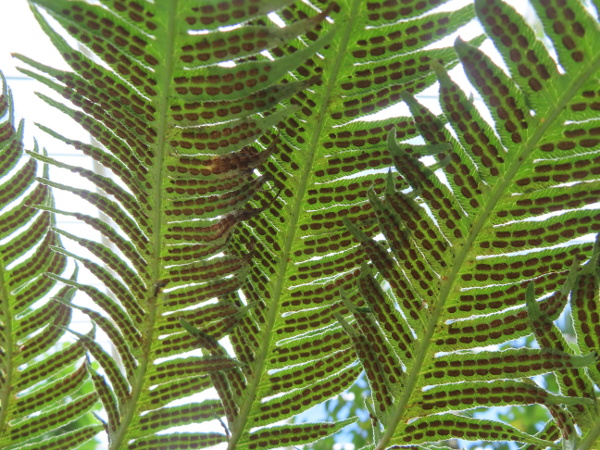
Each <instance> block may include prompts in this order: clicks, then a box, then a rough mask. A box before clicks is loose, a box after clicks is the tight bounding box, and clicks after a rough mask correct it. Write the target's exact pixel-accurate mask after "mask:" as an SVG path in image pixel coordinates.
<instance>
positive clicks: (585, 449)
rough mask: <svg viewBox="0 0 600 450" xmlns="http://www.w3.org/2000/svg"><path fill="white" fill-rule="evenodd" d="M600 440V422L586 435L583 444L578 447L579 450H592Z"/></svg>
mask: <svg viewBox="0 0 600 450" xmlns="http://www.w3.org/2000/svg"><path fill="white" fill-rule="evenodd" d="M598 438H600V421H598V422H596V423H595V424H594V425H593V426H592V428H591V429H590V430H589V431H588V432H587V433H586V434H585V436H584V437H583V440H582V441H581V443H580V444H579V445H578V446H577V450H592V449H594V448H597V447H596V445H595V444H596V443H597V441H598Z"/></svg>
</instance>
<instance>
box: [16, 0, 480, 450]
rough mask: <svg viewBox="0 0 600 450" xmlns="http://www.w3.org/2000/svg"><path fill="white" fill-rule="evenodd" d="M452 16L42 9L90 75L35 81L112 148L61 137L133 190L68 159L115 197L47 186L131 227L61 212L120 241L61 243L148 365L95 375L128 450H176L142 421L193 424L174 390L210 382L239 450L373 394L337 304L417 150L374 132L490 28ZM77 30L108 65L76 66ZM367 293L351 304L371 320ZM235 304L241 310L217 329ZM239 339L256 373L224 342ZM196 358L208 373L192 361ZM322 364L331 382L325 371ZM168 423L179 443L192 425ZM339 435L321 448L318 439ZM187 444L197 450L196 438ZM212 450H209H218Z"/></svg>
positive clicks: (59, 1)
mask: <svg viewBox="0 0 600 450" xmlns="http://www.w3.org/2000/svg"><path fill="white" fill-rule="evenodd" d="M441 3H446V2H439V1H431V2H425V3H423V2H414V4H409V5H406V6H402V7H400V6H395V7H394V6H392V7H390V6H389V5H388V4H387V3H381V4H380V3H377V2H362V1H359V0H351V1H350V0H349V1H344V2H340V3H334V2H332V3H331V4H328V3H326V2H323V1H317V2H315V4H314V5H311V4H308V3H306V2H303V1H295V2H294V1H289V0H280V1H278V0H275V1H258V2H238V1H232V2H213V1H209V2H203V3H202V4H198V3H197V2H190V1H184V0H182V1H179V2H171V1H157V2H127V3H125V2H121V1H108V0H106V1H105V0H102V1H100V2H99V3H92V2H84V1H71V0H56V1H54V0H52V1H50V0H32V1H31V4H32V5H34V6H33V11H34V13H35V14H36V16H37V18H38V19H39V22H40V24H41V26H42V28H43V29H44V30H45V31H46V33H47V34H48V36H49V37H50V38H51V40H52V41H53V43H54V45H55V46H56V47H57V48H58V50H59V51H60V52H61V54H62V55H63V58H64V59H65V61H66V62H67V63H68V64H69V65H70V66H71V69H72V72H63V71H59V70H56V69H53V68H51V67H47V66H45V65H44V64H42V63H38V62H35V61H32V60H31V59H29V58H26V57H23V56H19V58H20V59H21V60H22V61H23V62H25V63H26V64H28V65H29V67H30V68H29V69H23V72H24V73H26V74H27V75H29V76H31V77H34V78H36V79H38V80H39V81H41V82H42V83H44V84H45V85H46V86H47V87H49V88H50V89H53V90H55V91H57V92H58V93H59V94H61V95H62V96H63V97H65V98H66V99H67V100H68V101H69V102H70V103H71V105H69V106H67V105H66V104H62V103H60V102H57V101H56V100H54V99H52V98H50V97H48V96H45V95H41V98H42V99H43V100H45V101H46V102H48V103H49V104H51V105H52V106H55V107H56V108H57V109H58V110H59V111H61V112H63V113H64V114H66V115H67V116H69V117H71V118H73V119H74V120H76V121H77V122H79V123H80V124H81V125H82V126H83V127H84V128H85V129H86V130H88V131H89V132H90V133H91V134H92V136H93V137H94V138H95V140H96V141H97V143H98V144H96V145H89V144H84V143H82V142H78V141H75V140H72V139H70V138H69V137H66V136H61V135H59V134H57V133H56V132H53V131H52V130H49V129H47V128H43V127H42V129H43V130H45V131H48V132H49V133H50V134H51V135H53V136H54V137H56V138H58V139H60V140H62V141H64V142H67V143H69V144H71V145H73V146H74V147H75V148H76V149H78V150H80V151H81V152H82V153H84V154H85V155H88V156H89V157H91V158H93V159H94V160H96V161H97V162H99V163H100V164H103V165H104V166H105V167H106V168H107V169H108V170H110V171H111V172H112V173H113V174H114V175H115V176H116V177H118V181H115V182H110V181H109V180H108V179H106V178H103V177H101V176H98V175H95V174H93V173H91V172H89V171H86V170H84V169H81V168H77V167H72V166H68V165H65V164H64V163H61V162H57V161H50V160H47V161H46V162H47V163H49V164H54V165H56V166H58V167H61V168H63V169H66V170H70V171H71V172H73V173H76V174H79V175H81V176H83V177H84V178H86V179H87V180H89V181H91V182H92V183H94V184H95V185H96V186H97V187H98V188H99V190H100V193H91V192H88V191H85V190H82V189H80V188H74V187H70V186H69V185H68V184H66V183H64V182H62V180H61V182H57V181H49V180H47V181H44V183H45V184H46V185H48V186H52V187H53V188H54V189H61V190H66V191H69V192H71V193H74V194H76V195H78V196H80V197H82V198H85V199H86V200H88V201H89V202H90V203H91V204H92V205H94V206H95V207H96V208H97V209H99V210H100V211H102V212H103V213H104V215H105V216H106V217H108V219H109V220H104V219H98V218H96V217H93V216H90V215H87V214H85V213H83V212H80V211H59V210H57V209H52V208H49V210H50V211H52V212H55V213H59V214H67V215H69V216H71V217H74V218H76V219H77V220H79V221H82V222H84V223H86V224H87V225H89V226H90V227H91V228H93V229H95V230H97V231H98V232H100V234H101V235H103V236H104V237H105V238H106V239H107V240H108V241H110V242H112V243H113V246H114V248H109V247H107V246H105V245H104V244H101V243H97V242H94V241H91V240H89V239H87V238H84V237H81V236H74V235H72V234H69V233H67V232H64V231H60V230H59V231H57V232H58V233H60V234H61V235H62V236H64V237H66V238H68V239H71V240H73V241H75V242H77V243H79V244H80V245H81V246H82V247H84V248H85V249H87V250H89V251H90V252H91V253H92V255H93V260H88V259H85V258H82V257H81V256H76V255H72V256H73V257H75V258H76V259H77V260H79V261H80V262H81V263H82V264H83V265H84V266H85V267H86V268H87V269H89V270H90V271H92V272H93V273H94V275H96V277H97V278H98V279H99V280H100V281H102V283H103V284H104V285H105V287H106V288H107V289H108V290H109V291H110V293H111V294H112V295H107V294H105V293H104V292H102V291H101V290H98V289H96V288H94V287H91V286H84V285H82V284H81V283H79V282H76V281H71V280H69V281H65V282H66V283H67V284H69V285H70V286H73V287H77V288H78V289H80V290H81V291H83V292H85V293H86V294H88V296H90V298H91V299H92V300H93V301H94V302H95V303H96V306H98V307H99V308H100V309H101V310H102V312H101V313H100V314H101V317H103V318H100V316H96V315H94V314H91V313H88V311H85V312H86V313H88V315H89V316H90V317H92V319H93V320H97V321H98V325H99V326H100V327H102V329H106V330H110V333H109V336H111V337H112V339H114V340H115V345H116V347H117V348H118V349H119V353H120V354H122V355H131V356H132V357H133V360H132V359H131V358H130V357H129V356H126V358H127V361H128V363H127V364H128V366H127V367H126V371H127V372H128V375H125V374H122V375H121V376H118V375H117V372H116V371H115V370H117V369H118V365H117V364H114V363H112V362H110V360H111V357H110V356H108V355H106V354H103V353H101V352H100V350H99V348H98V347H97V346H96V345H94V344H93V343H91V341H90V340H89V339H87V338H82V342H83V344H84V345H85V347H86V348H87V349H88V351H89V352H90V354H92V355H93V357H94V359H97V361H98V362H99V363H100V365H101V366H102V368H103V372H104V375H106V378H105V379H104V375H102V374H97V375H98V376H96V375H94V376H93V377H94V380H95V382H96V385H97V386H98V389H99V394H100V397H101V398H102V400H103V402H104V403H105V404H106V405H107V406H106V407H107V408H110V409H111V414H109V423H108V424H107V430H108V434H109V442H110V448H111V449H116V448H125V446H127V447H130V448H138V447H142V448H143V447H149V446H152V445H154V443H156V444H157V445H158V442H165V443H166V442H167V440H165V441H160V439H162V438H160V439H159V437H158V436H153V433H155V432H157V431H158V430H156V429H150V428H148V427H146V426H145V425H143V424H142V422H143V421H146V420H149V419H148V418H154V417H155V418H156V421H157V423H158V422H159V418H161V417H165V418H166V417H169V415H171V414H172V415H174V417H175V416H177V415H178V414H179V413H177V412H176V411H175V410H174V409H173V408H169V407H168V406H166V403H167V398H168V395H173V399H177V398H181V396H182V395H183V394H184V392H185V389H179V390H178V389H177V388H176V384H175V383H174V381H175V380H173V379H171V378H169V377H177V378H178V379H179V380H180V381H181V383H188V382H189V380H188V378H192V377H197V378H198V379H199V380H202V381H201V382H196V383H195V384H194V383H190V384H189V386H190V388H191V387H192V386H195V387H207V386H208V384H207V383H205V382H206V381H207V380H208V379H210V384H212V385H214V386H215V387H216V389H217V391H218V394H219V397H220V398H221V400H222V408H220V409H219V410H218V411H219V414H225V415H226V416H227V419H228V422H229V423H228V429H229V430H230V435H229V436H225V438H221V439H225V440H227V441H228V444H227V445H228V447H229V448H230V449H233V448H237V446H238V445H240V446H243V445H245V444H242V443H244V442H250V440H249V439H250V437H251V436H252V435H253V434H252V433H255V432H256V433H259V431H258V430H254V428H256V427H262V426H266V425H271V424H273V423H275V422H276V421H278V420H283V419H285V418H289V417H292V416H293V415H296V414H298V413H300V412H302V411H304V410H306V409H307V408H309V407H310V406H312V405H314V404H317V403H319V402H321V401H324V400H326V399H329V398H331V397H332V396H334V395H336V394H338V393H340V392H341V391H342V390H343V389H344V388H345V387H347V386H350V385H351V384H352V382H353V381H354V379H355V378H356V376H357V375H358V373H359V372H360V370H361V369H360V366H359V365H357V364H356V355H354V354H353V352H352V351H351V350H350V340H349V339H346V337H345V336H344V334H343V332H342V330H341V326H340V322H339V321H338V320H337V318H336V314H341V315H342V316H344V317H346V316H349V315H350V311H349V309H348V307H347V306H346V305H344V304H343V303H341V302H337V300H336V298H335V297H336V296H337V292H338V290H339V288H340V287H348V288H351V287H352V285H353V284H354V282H355V279H356V278H357V276H358V268H359V267H360V264H361V263H362V262H364V260H365V257H364V255H363V253H362V250H361V249H360V248H359V246H358V243H357V242H356V241H355V240H354V239H353V238H352V236H351V235H350V233H348V231H347V230H346V228H345V226H344V224H343V221H342V220H343V219H347V220H350V221H352V222H355V221H357V220H363V219H367V220H370V221H371V223H372V227H371V228H369V229H367V230H366V233H367V234H368V235H372V234H373V233H374V232H375V214H374V212H373V209H372V207H371V205H370V204H369V202H368V201H367V192H368V189H369V188H370V187H376V188H377V191H378V192H381V188H382V187H383V185H384V180H385V177H384V176H383V175H381V174H380V173H373V172H372V171H371V172H365V171H366V169H383V168H385V167H387V166H388V165H389V164H390V163H391V162H392V155H391V154H390V152H389V150H388V149H387V147H386V145H385V139H386V136H387V134H388V132H389V131H390V130H391V129H393V128H394V127H397V131H396V133H395V134H396V137H398V138H400V137H414V136H416V135H417V129H416V127H415V125H414V123H413V122H412V121H411V120H410V119H408V118H402V117H395V118H392V119H385V120H382V121H378V122H373V123H371V122H366V121H352V120H353V119H355V118H361V119H362V118H363V117H364V116H366V115H368V114H372V113H376V112H379V111H382V110H383V109H385V108H386V107H388V106H390V105H393V104H394V103H397V102H398V101H399V100H400V98H401V97H400V92H401V91H403V90H409V91H410V92H415V93H416V92H420V91H421V90H423V89H425V88H426V87H428V86H430V85H431V84H432V83H434V82H435V75H434V73H433V72H432V71H431V69H430V67H429V63H430V62H431V61H434V60H435V61H438V62H439V63H440V64H443V65H445V66H447V67H452V66H454V65H456V64H457V61H458V59H457V57H456V55H455V53H454V52H453V51H452V49H449V48H437V49H434V48H431V49H430V48H427V49H426V47H427V46H428V45H429V44H436V43H438V41H439V40H440V39H441V38H442V37H444V36H446V35H448V34H450V33H452V32H454V31H456V30H458V29H459V28H460V27H461V26H463V25H464V24H466V23H467V22H468V21H470V20H471V19H472V17H473V8H472V7H470V6H468V7H464V8H462V9H459V10H457V11H454V12H453V13H452V14H448V13H445V12H441V11H436V7H437V6H438V5H439V4H441ZM46 14H47V15H49V16H51V17H52V19H53V20H54V21H55V22H52V23H53V24H54V23H56V24H57V25H56V26H55V25H51V24H50V22H48V21H47V20H46ZM271 14H274V15H271ZM270 17H272V18H273V20H276V21H277V22H278V23H280V22H283V24H284V26H282V27H279V26H276V25H275V24H274V23H273V22H272V21H271V19H270ZM401 17H402V18H406V20H400V18H401ZM59 27H62V30H61V31H58V30H59V29H60V28H59ZM63 32H64V33H68V34H69V35H70V38H73V39H75V40H76V41H77V42H79V43H80V44H82V45H84V46H85V47H86V50H87V52H88V53H86V54H84V53H83V52H79V51H76V50H74V49H73V48H72V47H71V45H70V42H72V41H69V40H67V39H66V37H65V36H64V35H63V34H62V33H63ZM432 47H433V46H432ZM88 55H89V56H88ZM317 103H318V104H319V106H317ZM275 126H277V128H278V130H279V131H278V132H277V133H275V132H274V130H273V129H274V127H275ZM347 175H352V176H354V177H356V178H355V181H353V182H351V183H348V182H347V181H346V180H345V179H344V177H346V176H347ZM394 183H395V184H396V185H397V186H396V187H400V181H399V180H395V181H394ZM249 200H250V206H248V207H245V206H244V205H245V204H246V203H247V202H248V201H249ZM340 201H342V202H343V203H344V206H343V207H341V206H339V203H340ZM332 251H333V252H335V253H333V254H332ZM60 253H61V254H65V252H60ZM221 254H222V255H221ZM317 259H318V260H319V261H316V260H317ZM98 261H99V262H100V263H98ZM250 261H252V262H251V263H250ZM63 280H64V277H63ZM240 288H241V290H242V291H243V293H244V297H241V296H238V295H237V293H236V291H238V290H239V289H240ZM349 292H350V294H349V298H348V302H347V304H348V305H352V304H354V303H357V300H358V297H357V295H356V293H354V292H351V291H349ZM215 297H218V298H219V304H222V305H224V306H226V307H227V308H229V310H230V311H231V313H230V314H228V315H227V317H222V318H221V319H220V320H209V319H208V318H207V319H206V320H204V319H202V317H204V312H205V311H209V308H211V306H208V305H209V304H210V301H211V300H212V299H214V298H215ZM359 303H361V304H357V305H356V306H357V307H358V308H361V307H363V305H362V302H359ZM94 309H96V308H94ZM185 309H190V310H191V311H194V313H197V314H198V319H193V320H190V319H191V317H190V316H191V315H192V313H190V311H184V310H185ZM107 320H110V321H112V322H114V327H111V326H110V325H108V323H107V322H106V321H107ZM186 323H187V324H188V325H189V326H187V327H186V325H184V324H186ZM375 326H376V325H375V324H374V323H373V322H372V321H365V322H364V323H363V327H375ZM165 331H166V333H165V334H162V333H164V332H165ZM226 333H230V341H231V343H232V345H233V348H234V352H235V356H236V358H237V360H238V361H234V360H233V359H232V358H231V357H230V356H226V354H225V352H224V350H223V349H222V348H220V347H219V345H218V344H216V343H215V340H216V339H220V338H221V337H223V335H224V334H226ZM121 336H122V337H123V338H124V339H121ZM403 339H405V340H406V336H403ZM407 342H408V341H407ZM405 345H408V344H407V343H406V342H405ZM194 348H199V349H200V351H201V352H202V355H203V356H201V357H191V358H186V359H184V358H182V357H181V355H182V354H183V353H185V352H187V351H189V350H193V349H194ZM379 351H384V347H380V348H379ZM338 352H341V354H340V355H338V354H337V353H338ZM159 358H168V360H167V361H159ZM340 361H343V362H344V365H343V366H340V367H336V366H335V362H340ZM295 364H302V367H292V366H294V365H295ZM321 364H324V367H323V370H324V371H325V373H327V378H326V379H325V380H321V379H319V378H318V377H319V376H320V375H318V374H319V373H320V372H314V371H313V368H314V367H315V366H320V365H321ZM389 364H392V361H390V362H388V365H389ZM281 371H283V372H282V373H280V374H278V372H281ZM288 371H289V376H290V377H291V379H293V380H294V381H295V382H297V383H299V384H297V386H296V388H295V390H293V391H290V392H286V391H285V390H282V383H281V382H278V381H275V380H276V379H277V377H278V376H279V377H283V375H284V373H286V374H287V372H288ZM100 376H101V377H102V378H103V379H104V380H105V381H103V379H101V378H100ZM309 376H310V377H312V378H311V381H308V378H306V379H304V378H303V377H309ZM388 381H389V382H390V383H391V384H392V385H394V381H393V380H388ZM397 384H398V380H396V385H395V387H394V388H395V389H396V388H397ZM109 390H110V392H109ZM111 392H112V393H111ZM155 392H162V395H161V396H160V397H158V398H157V396H156V394H155ZM280 394H283V395H282V396H280V397H279V395H280ZM309 396H310V398H309ZM113 397H114V399H115V400H114V401H116V403H117V410H118V411H115V410H114V408H115V406H114V401H113V400H112V399H113ZM152 402H155V403H154V405H156V406H154V407H153V406H152ZM194 417H195V416H193V415H190V416H189V420H192V419H193V418H194ZM153 420H154V419H153ZM161 423H162V422H161ZM164 423H165V426H164V427H162V428H161V430H166V428H168V426H174V424H175V423H176V421H174V420H173V421H170V419H165V420H164ZM344 423H345V422H344ZM340 426H341V425H339V424H337V425H336V424H332V425H327V424H322V425H315V426H314V427H315V430H321V431H326V430H330V431H331V432H335V431H336V430H338V429H339V427H340ZM307 427H308V428H310V427H309V426H308V425H307ZM300 428H301V427H300ZM300 428H299V429H300ZM308 428H307V429H308ZM319 433H320V431H319V432H317V431H315V432H314V433H309V434H308V436H310V439H308V438H306V439H305V434H304V432H302V433H300V434H301V435H302V436H303V437H302V439H304V440H306V442H309V441H310V440H311V439H318V438H319ZM299 436H300V435H299ZM172 438H173V439H174V441H175V442H177V443H178V444H177V445H179V443H180V442H183V441H181V440H180V438H181V439H183V438H184V436H183V435H181V436H179V435H177V434H175V435H173V436H172ZM164 439H167V438H164ZM190 439H192V440H191V441H190V442H194V443H196V444H197V445H204V444H203V442H204V441H203V439H204V438H203V437H202V436H201V435H198V437H197V438H191V437H190ZM193 439H197V440H193ZM212 439H213V437H208V438H207V440H206V442H205V444H206V445H209V444H208V443H209V442H213V441H212ZM271 440H273V439H271ZM278 442H279V441H277V442H276V443H274V444H272V445H274V446H278ZM161 445H162V444H161ZM165 445H166V444H165ZM269 445H271V444H269Z"/></svg>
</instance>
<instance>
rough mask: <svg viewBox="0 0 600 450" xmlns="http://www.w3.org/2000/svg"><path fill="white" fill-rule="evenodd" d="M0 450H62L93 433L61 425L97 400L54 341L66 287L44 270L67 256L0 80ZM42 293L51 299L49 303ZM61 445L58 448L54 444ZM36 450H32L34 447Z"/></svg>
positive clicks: (76, 362)
mask: <svg viewBox="0 0 600 450" xmlns="http://www.w3.org/2000/svg"><path fill="white" fill-rule="evenodd" d="M0 83H1V84H2V91H0V202H1V207H0V224H1V225H0V238H1V240H2V243H1V244H0V273H1V278H0V280H1V281H0V447H1V448H3V449H13V448H40V447H39V446H40V445H42V443H43V445H45V447H44V448H48V449H59V448H65V447H64V444H65V443H66V442H68V443H70V444H72V445H73V446H76V445H79V444H82V443H84V442H85V441H87V440H89V439H91V438H92V437H93V436H94V435H96V434H97V433H98V432H99V431H100V429H101V427H100V426H99V425H96V426H94V425H85V421H84V422H82V423H81V424H82V425H83V426H81V427H79V428H77V430H76V431H74V432H73V431H69V429H68V428H66V427H65V426H66V425H68V424H70V423H71V422H74V421H76V420H78V419H80V418H82V417H83V416H84V415H86V414H87V413H88V412H89V411H90V409H91V408H92V406H94V404H95V403H96V401H97V396H96V394H95V393H93V392H92V393H89V392H88V393H87V394H86V393H85V390H83V389H82V388H83V386H84V384H85V383H86V381H87V382H88V384H89V377H88V375H87V372H86V370H85V361H84V358H83V356H84V354H85V349H84V347H83V346H82V345H81V344H79V343H76V344H71V345H70V346H68V347H64V348H62V349H60V350H57V349H56V347H57V343H58V342H59V339H60V338H61V337H62V336H63V335H64V333H65V329H66V328H67V327H68V326H69V324H70V322H71V309H70V308H69V307H68V306H67V305H66V304H65V303H64V302H66V301H69V299H70V298H71V297H72V295H73V289H71V288H68V287H66V288H62V289H60V290H57V283H56V282H55V281H54V280H52V279H51V278H48V277H46V276H45V274H46V273H47V272H50V273H53V274H58V275H60V274H62V273H63V272H64V271H65V269H66V258H65V257H64V255H62V254H61V253H56V252H54V251H52V247H54V246H60V240H59V238H58V236H57V235H56V233H54V232H53V231H51V230H50V226H51V225H52V223H53V218H52V216H51V214H49V213H48V212H46V211H40V210H39V209H38V208H37V207H38V206H50V205H51V203H52V194H51V192H50V190H49V188H48V187H46V186H44V185H43V184H40V183H38V182H37V181H36V177H37V176H39V175H41V174H40V173H38V165H37V163H36V161H35V160H34V159H33V158H31V157H28V156H27V154H26V153H25V149H24V147H23V123H22V122H21V123H20V124H19V127H18V128H17V129H15V127H14V115H13V103H12V96H11V94H10V91H9V89H8V85H7V84H6V80H5V78H4V76H3V75H1V74H0ZM49 295H53V298H52V299H50V298H49ZM61 445H62V446H61ZM36 446H37V447H36Z"/></svg>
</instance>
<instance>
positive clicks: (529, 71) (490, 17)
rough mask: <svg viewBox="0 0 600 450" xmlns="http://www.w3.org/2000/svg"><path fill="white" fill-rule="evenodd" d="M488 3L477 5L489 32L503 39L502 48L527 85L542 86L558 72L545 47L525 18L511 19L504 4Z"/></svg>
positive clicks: (540, 88)
mask: <svg viewBox="0 0 600 450" xmlns="http://www.w3.org/2000/svg"><path fill="white" fill-rule="evenodd" d="M491 4H492V6H482V7H481V8H480V9H479V12H480V13H481V17H482V18H483V20H484V21H485V23H486V25H487V26H488V28H489V30H490V32H491V34H492V35H493V36H495V38H496V39H497V40H500V41H501V42H502V44H503V46H504V48H505V50H504V51H506V52H508V54H509V57H510V60H511V61H512V62H513V63H514V64H515V65H516V68H517V73H518V75H520V76H521V77H523V78H524V79H525V80H526V82H527V85H528V86H529V88H530V89H531V90H532V91H534V92H537V91H540V90H542V89H543V88H544V86H545V85H546V83H547V82H548V81H549V80H550V79H551V78H552V77H553V76H555V75H556V74H557V72H556V68H555V67H554V66H553V65H550V64H551V61H552V60H551V58H550V57H549V55H548V53H547V51H546V50H545V49H544V48H543V47H542V46H541V45H539V44H538V43H537V42H536V39H535V36H534V35H533V33H531V32H530V30H529V28H528V27H527V25H526V24H525V22H524V21H522V20H519V21H518V22H516V21H515V20H513V19H511V16H510V15H509V14H507V13H506V12H507V11H506V10H509V8H508V7H506V5H502V4H499V3H498V2H493V3H491ZM541 61H544V62H541ZM550 72H552V74H551V73H550Z"/></svg>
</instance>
